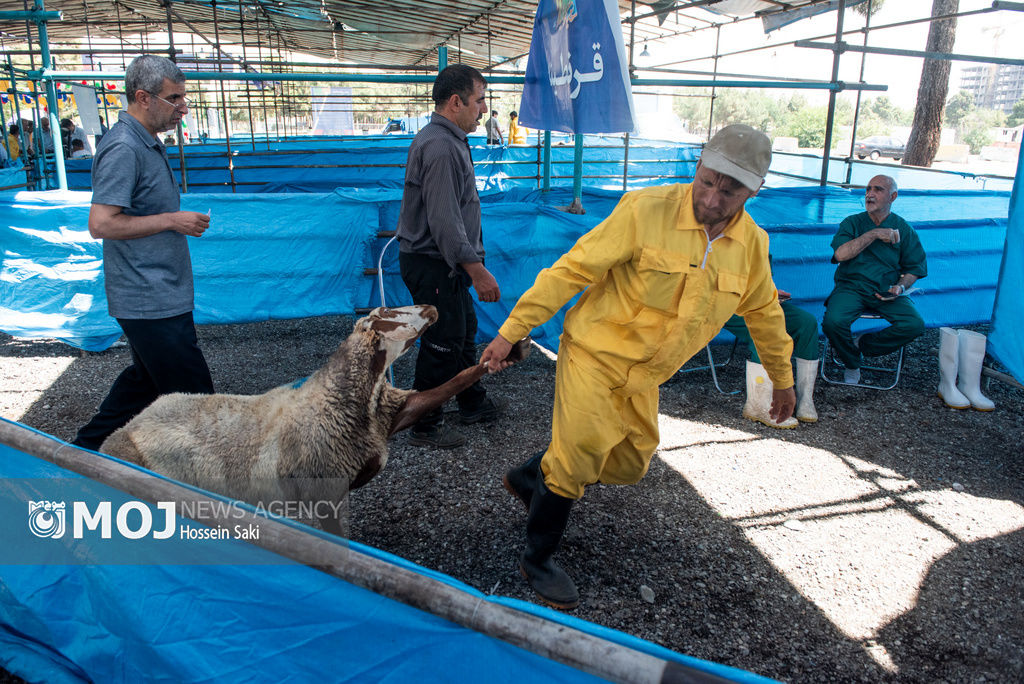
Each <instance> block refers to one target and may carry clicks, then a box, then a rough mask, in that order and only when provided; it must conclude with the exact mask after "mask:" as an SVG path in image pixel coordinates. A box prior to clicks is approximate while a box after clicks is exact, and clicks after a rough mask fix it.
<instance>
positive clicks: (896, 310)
mask: <svg viewBox="0 0 1024 684" xmlns="http://www.w3.org/2000/svg"><path fill="white" fill-rule="evenodd" d="M895 199H896V181H895V180H893V179H892V178H890V177H889V176H875V177H874V178H872V179H871V180H870V181H869V183H868V187H867V189H866V191H865V199H864V206H865V208H866V209H867V211H866V212H863V213H860V214H854V215H853V216H848V217H846V218H845V219H844V220H843V222H842V223H841V224H839V231H838V232H837V233H836V236H835V237H834V238H832V249H833V250H835V253H834V254H833V255H832V263H837V264H839V267H838V268H837V269H836V286H835V289H833V290H832V294H830V295H829V297H828V299H826V300H825V317H824V318H823V319H822V321H821V329H822V332H824V333H825V336H826V337H828V341H829V342H830V343H831V344H832V346H833V348H834V349H835V351H836V355H837V356H838V357H839V360H840V361H842V363H843V366H844V367H845V368H846V372H845V374H844V375H845V377H844V379H845V381H846V382H847V383H849V384H857V383H859V382H860V366H861V358H862V355H863V356H882V355H884V354H888V353H890V352H894V351H896V350H897V349H899V348H900V347H902V346H903V345H905V344H907V343H908V342H910V341H911V340H913V339H915V338H917V337H918V336H920V335H921V333H923V332H924V320H922V318H921V315H920V314H919V313H917V309H915V308H914V305H913V304H912V303H911V301H910V299H909V298H908V297H903V296H902V295H903V294H904V293H905V292H906V291H907V290H908V289H909V288H910V286H911V285H913V284H914V283H915V282H916V281H917V279H918V278H924V277H925V276H927V275H928V263H927V260H926V258H925V254H924V248H923V247H922V246H921V240H920V239H919V238H918V236H917V232H916V231H915V230H914V229H913V228H911V227H910V224H908V223H907V222H906V221H904V220H903V219H902V218H900V217H899V216H897V215H896V214H893V213H891V212H890V211H889V209H890V207H891V206H892V203H893V201H894V200H895ZM865 311H870V312H872V313H877V314H879V315H880V316H881V317H882V318H884V319H885V320H887V321H889V323H891V324H892V325H890V326H889V327H888V328H885V329H884V330H880V331H878V332H874V333H867V334H865V335H860V336H858V338H857V339H856V340H855V339H854V338H853V336H852V335H851V334H850V326H851V325H852V324H853V322H854V321H855V320H857V318H859V317H860V315H861V314H862V313H864V312H865Z"/></svg>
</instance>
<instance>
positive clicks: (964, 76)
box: [960, 64, 1024, 114]
mask: <svg viewBox="0 0 1024 684" xmlns="http://www.w3.org/2000/svg"><path fill="white" fill-rule="evenodd" d="M960 89H961V90H965V91H967V92H968V93H970V94H971V95H972V96H973V97H974V105H975V106H976V107H981V108H983V109H1001V110H1002V111H1004V112H1006V113H1007V114H1009V113H1010V111H1011V110H1012V109H1013V105H1014V104H1015V103H1016V102H1017V101H1019V100H1024V66H1022V65H1019V64H984V65H979V66H972V67H967V68H965V69H964V70H963V71H962V72H961V74H960Z"/></svg>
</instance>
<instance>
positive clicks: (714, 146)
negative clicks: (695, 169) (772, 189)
mask: <svg viewBox="0 0 1024 684" xmlns="http://www.w3.org/2000/svg"><path fill="white" fill-rule="evenodd" d="M700 162H701V165H703V166H706V167H708V168H709V169H711V170H712V171H717V172H718V173H721V174H723V175H726V176H729V177H730V178H735V179H736V180H738V181H739V182H740V183H743V185H745V186H747V187H748V188H750V190H751V191H754V192H756V191H757V189H758V188H760V187H761V183H762V182H764V177H765V175H767V174H768V167H769V166H770V165H771V163H772V143H771V141H770V140H768V136H767V135H765V134H764V133H762V132H761V131H759V130H757V129H756V128H751V127H750V126H747V125H746V124H731V125H729V126H726V127H725V128H723V129H722V130H720V131H718V132H717V133H715V134H714V136H712V138H711V140H709V141H708V143H707V144H706V145H705V146H704V152H703V153H702V154H701V156H700Z"/></svg>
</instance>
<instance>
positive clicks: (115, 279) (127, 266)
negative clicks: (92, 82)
mask: <svg viewBox="0 0 1024 684" xmlns="http://www.w3.org/2000/svg"><path fill="white" fill-rule="evenodd" d="M92 202H93V204H109V205H113V206H117V207H123V208H124V213H125V214H127V215H129V216H152V215H153V214H163V213H166V212H173V211H178V210H179V208H180V206H181V204H180V196H179V194H178V184H177V183H176V182H175V180H174V174H172V173H171V165H170V163H169V162H168V161H167V151H166V150H165V149H164V146H163V144H162V143H161V142H160V141H159V140H157V139H155V138H154V137H153V136H152V135H150V134H149V131H147V130H146V129H145V128H144V127H143V126H142V124H141V123H139V121H138V120H137V119H136V118H135V117H133V116H132V115H131V114H129V113H128V112H121V113H120V115H119V116H118V121H117V123H116V124H114V125H113V126H112V127H111V129H110V131H109V132H108V133H107V134H106V135H104V136H103V139H102V140H100V144H99V145H98V146H97V150H96V156H95V157H94V158H93V162H92ZM103 275H104V280H105V283H106V290H107V307H108V310H109V311H110V315H111V316H113V317H114V318H129V319H136V318H142V319H154V318H170V317H171V316H177V315H179V314H183V313H187V312H189V311H191V310H192V308H193V292H192V259H191V257H190V255H189V251H188V241H187V239H186V238H185V236H184V235H182V234H181V233H178V232H176V231H173V230H165V231H163V232H160V233H155V234H153V235H147V236H146V237H141V238H135V239H133V240H104V241H103Z"/></svg>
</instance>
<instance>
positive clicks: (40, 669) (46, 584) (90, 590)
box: [0, 421, 769, 683]
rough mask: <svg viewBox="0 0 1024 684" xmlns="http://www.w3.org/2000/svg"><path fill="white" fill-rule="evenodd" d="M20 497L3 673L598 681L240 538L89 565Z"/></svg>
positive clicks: (749, 677) (7, 537) (47, 471)
mask: <svg viewBox="0 0 1024 684" xmlns="http://www.w3.org/2000/svg"><path fill="white" fill-rule="evenodd" d="M5 422H8V423H9V421H5ZM21 429H24V430H26V431H28V430H31V428H27V427H24V426H21ZM156 477H159V476H156ZM0 478H3V479H2V482H3V483H5V484H6V483H16V484H17V483H23V482H26V481H31V482H32V483H33V487H34V489H35V490H36V491H35V492H34V493H33V494H32V495H33V496H39V497H40V498H43V497H45V496H47V493H48V492H49V491H50V490H49V487H51V486H58V485H61V484H64V485H66V484H67V483H74V484H75V486H77V487H79V492H80V494H79V495H80V496H82V497H83V499H85V500H87V501H90V502H91V500H90V499H89V497H98V498H99V499H102V500H110V501H111V503H112V508H113V509H114V510H116V508H117V507H118V506H120V505H121V504H123V503H124V502H127V501H136V500H134V499H132V498H131V497H128V496H127V495H125V494H122V493H120V492H117V491H116V490H112V489H110V488H109V487H106V486H105V485H102V484H100V483H97V482H95V481H92V480H88V479H86V478H83V477H81V476H79V475H77V474H75V473H72V472H70V471H67V470H64V469H61V468H59V467H57V466H55V465H52V464H50V463H47V462H45V461H42V460H40V459H37V458H35V457H33V456H30V455H28V454H26V453H24V452H22V451H19V450H17V449H13V448H11V447H8V446H5V445H0ZM22 489H23V488H19V487H17V486H14V487H8V486H0V508H2V509H3V510H7V509H8V508H11V510H15V509H17V510H19V511H21V513H20V515H18V514H12V515H11V516H10V518H9V519H8V520H6V522H5V525H4V526H3V528H2V529H0V538H2V539H3V541H4V543H3V545H0V666H2V667H3V668H4V669H6V670H8V671H10V672H12V673H14V674H16V675H19V676H21V677H23V678H25V679H27V680H29V681H46V682H57V683H65V682H68V683H70V682H76V683H77V682H112V683H113V682H138V681H147V682H168V683H171V682H183V681H226V682H231V681H242V680H244V681H253V682H282V681H307V682H308V681H331V682H342V681H380V682H408V681H424V682H432V681H480V680H482V679H484V678H486V679H487V680H488V681H491V682H496V683H497V682H522V681H530V682H534V681H537V682H546V681H550V682H591V681H597V679H596V678H595V677H593V676H591V675H587V674H585V673H583V672H580V671H578V670H575V669H573V668H570V667H568V666H565V665H562V664H559V663H557V662H554V661H551V660H548V659H546V658H543V657H541V656H538V655H536V654H534V653H532V652H529V651H526V650H524V649H521V648H518V647H516V646H512V645H511V644H508V643H506V642H504V641H500V640H497V639H494V638H491V637H488V636H485V635H483V634H480V633H478V632H475V631H473V630H470V629H466V628H464V627H461V626H459V625H457V624H454V623H451V622H449V621H447V620H445V619H442V618H439V617H437V616H435V615H432V614H430V613H426V612H424V611H421V610H419V609H416V608H412V607H410V606H407V605H405V604H402V603H399V602H397V601H394V600H392V599H388V598H385V597H383V596H380V595H378V594H375V593H373V592H370V591H368V590H366V589H362V588H360V587H357V586H355V585H352V584H350V583H348V582H345V581H343V580H339V579H337V578H335V577H332V576H330V575H327V574H325V573H322V572H319V571H317V570H314V569H312V568H309V567H306V566H303V565H300V564H297V563H295V562H293V561H290V560H289V559H286V558H283V557H281V556H277V555H276V554H273V553H271V552H269V551H265V550H263V549H260V548H258V547H256V546H250V545H249V544H247V543H245V542H242V541H238V540H230V539H229V540H221V541H219V542H217V543H211V544H207V545H206V550H205V552H204V554H205V555H204V556H203V558H201V559H200V560H199V561H196V560H194V559H193V560H191V561H190V562H189V563H180V564H174V563H159V564H158V563H154V562H151V561H150V562H145V561H144V562H141V563H137V564H128V563H106V564H96V563H93V564H87V563H84V562H82V560H81V557H82V555H83V554H86V555H87V554H88V552H89V549H90V548H91V547H92V546H93V545H95V544H96V543H97V541H96V535H95V534H93V535H83V537H82V539H69V538H68V537H69V536H70V535H69V534H68V533H67V532H65V534H64V535H62V536H61V537H59V538H43V539H40V538H36V537H34V536H32V535H30V534H29V529H28V524H27V517H26V513H25V510H26V509H27V503H28V501H29V500H31V499H30V498H29V497H27V496H25V495H24V493H23V491H22ZM112 492H113V493H112ZM65 503H67V502H65ZM146 505H147V506H148V505H149V504H146ZM155 514H156V511H154V515H155ZM182 522H183V523H184V522H185V521H182ZM287 524H292V525H294V524H295V523H287ZM311 533H312V534H316V535H318V536H321V537H322V538H326V539H332V540H334V541H335V542H336V543H342V544H345V545H347V546H348V547H349V548H351V549H352V550H353V551H355V552H357V553H362V554H365V555H369V556H373V557H374V558H376V559H378V560H380V561H383V562H386V563H391V564H395V565H398V566H401V567H402V568H405V569H407V570H411V571H413V572H417V573H419V574H422V575H424V576H427V577H430V578H431V579H435V580H438V581H441V582H444V583H446V584H448V585H450V586H453V587H456V588H457V589H459V590H461V591H464V592H467V593H469V594H472V595H475V596H477V597H479V599H480V600H481V601H494V602H497V603H501V604H505V605H508V606H511V607H513V608H517V609H520V610H525V611H528V612H531V613H533V614H536V615H539V616H541V617H543V618H545V619H548V620H552V621H555V622H559V623H562V624H566V625H569V626H571V627H574V628H576V629H580V630H583V631H585V632H588V633H591V634H594V635H596V636H599V637H601V638H604V639H607V640H609V641H613V642H615V643H618V644H621V645H624V646H627V647H629V648H632V649H635V650H637V651H641V652H643V653H647V654H650V655H652V656H655V657H658V658H662V659H665V660H670V661H673V662H677V663H680V664H683V665H685V666H689V667H691V668H694V669H696V670H700V671H702V672H705V673H710V674H712V675H717V676H719V677H721V678H723V679H724V680H726V681H737V682H750V683H755V682H767V681H769V680H766V679H764V678H762V677H759V676H757V675H753V674H750V673H746V672H743V671H739V670H734V669H732V668H728V667H724V666H721V665H716V664H714V663H708V662H705V661H701V660H698V659H695V658H691V657H688V656H684V655H681V654H678V653H675V652H673V651H669V650H667V649H665V648H662V647H659V646H656V645H655V644H652V643H650V642H647V641H644V640H642V639H638V638H636V637H632V636H630V635H627V634H624V633H622V632H617V631H615V630H611V629H607V628H603V627H600V626H598V625H594V624H592V623H588V622H585V621H583V620H579V619H574V618H572V617H570V616H566V615H561V614H559V613H557V612H555V611H551V610H548V609H545V608H541V607H539V606H533V605H531V604H527V603H524V602H521V601H517V600H514V599H509V598H504V597H494V596H485V595H484V594H482V593H480V592H478V591H476V590H475V589H473V588H472V587H469V586H467V585H464V584H462V583H461V582H459V581H457V580H455V579H453V578H451V577H449V576H447V575H444V574H442V573H438V572H435V571H431V570H428V569H425V568H422V567H420V566H417V565H416V564H414V563H411V562H409V561H407V560H404V559H401V558H398V557H396V556H393V555H391V554H388V553H386V552H383V551H379V550H376V549H372V548H369V547H366V546H363V545H361V544H358V543H355V542H349V541H344V540H336V539H334V538H332V537H329V536H328V535H324V534H322V533H319V532H317V531H315V530H313V531H311ZM117 537H118V535H117V534H116V533H114V534H112V540H111V543H114V544H119V545H121V546H123V547H125V548H127V547H130V546H131V545H132V544H134V543H136V542H139V541H147V540H129V539H124V538H121V539H118V538H117ZM26 538H30V540H31V542H32V543H35V544H37V545H45V544H52V546H53V548H54V549H56V551H55V554H54V562H49V563H36V564H26V563H24V562H23V561H22V560H21V559H19V558H18V557H17V553H18V549H19V548H20V547H19V544H26V543H29V542H26ZM148 541H150V542H151V543H153V544H155V543H157V542H156V541H155V540H148ZM159 543H160V544H166V545H167V546H168V547H169V550H167V551H165V552H164V553H165V555H166V556H167V557H173V555H174V553H175V552H176V551H177V552H180V553H181V554H182V556H185V555H191V554H192V551H190V550H188V549H186V548H185V547H187V546H191V545H192V544H194V542H193V541H190V540H182V539H179V538H177V537H174V536H172V537H170V538H168V539H166V540H162V541H160V542H159ZM62 554H63V555H62ZM65 556H66V557H65Z"/></svg>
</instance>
